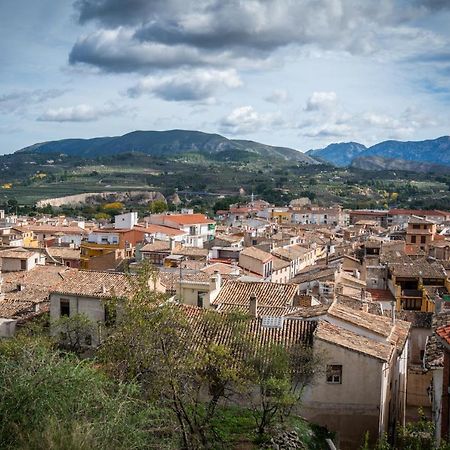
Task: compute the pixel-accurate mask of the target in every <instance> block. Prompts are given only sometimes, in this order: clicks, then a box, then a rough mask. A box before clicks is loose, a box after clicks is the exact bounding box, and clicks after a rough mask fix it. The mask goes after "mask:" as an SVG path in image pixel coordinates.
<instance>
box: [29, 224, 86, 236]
mask: <svg viewBox="0 0 450 450" xmlns="http://www.w3.org/2000/svg"><path fill="white" fill-rule="evenodd" d="M22 228H23V229H24V230H28V231H33V232H34V233H48V234H55V233H64V234H87V232H86V230H84V229H83V228H80V227H64V226H52V225H29V226H25V227H22Z"/></svg>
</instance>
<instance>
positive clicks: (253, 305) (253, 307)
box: [249, 294, 258, 317]
mask: <svg viewBox="0 0 450 450" xmlns="http://www.w3.org/2000/svg"><path fill="white" fill-rule="evenodd" d="M249 309H250V311H249V312H250V315H251V316H252V317H258V299H257V298H256V295H255V294H251V295H250V308H249Z"/></svg>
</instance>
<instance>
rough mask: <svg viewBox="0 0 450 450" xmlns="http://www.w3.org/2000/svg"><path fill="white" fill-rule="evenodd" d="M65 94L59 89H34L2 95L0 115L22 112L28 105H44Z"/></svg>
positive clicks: (0, 97)
mask: <svg viewBox="0 0 450 450" xmlns="http://www.w3.org/2000/svg"><path fill="white" fill-rule="evenodd" d="M65 92H66V91H64V90H61V89H48V90H44V89H34V90H21V91H13V92H10V93H8V94H3V95H0V113H14V112H17V111H23V110H25V109H26V108H27V107H28V106H30V105H37V104H40V103H45V102H46V101H48V100H51V99H54V98H57V97H60V96H61V95H63V94H64V93H65Z"/></svg>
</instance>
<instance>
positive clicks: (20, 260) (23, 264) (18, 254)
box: [0, 247, 45, 272]
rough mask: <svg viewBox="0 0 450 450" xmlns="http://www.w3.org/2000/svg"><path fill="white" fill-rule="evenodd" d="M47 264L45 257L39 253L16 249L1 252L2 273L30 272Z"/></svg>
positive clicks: (0, 264) (0, 265)
mask: <svg viewBox="0 0 450 450" xmlns="http://www.w3.org/2000/svg"><path fill="white" fill-rule="evenodd" d="M44 264H45V256H43V255H42V254H40V253H39V252H34V251H30V250H25V249H24V248H21V247H19V248H14V249H9V250H2V251H0V267H1V271H2V272H17V271H21V270H24V271H29V270H32V269H33V268H34V267H36V266H38V265H44Z"/></svg>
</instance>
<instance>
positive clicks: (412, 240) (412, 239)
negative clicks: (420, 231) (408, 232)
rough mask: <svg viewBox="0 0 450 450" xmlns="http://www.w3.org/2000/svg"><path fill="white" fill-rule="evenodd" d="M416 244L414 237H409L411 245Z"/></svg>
mask: <svg viewBox="0 0 450 450" xmlns="http://www.w3.org/2000/svg"><path fill="white" fill-rule="evenodd" d="M415 243H416V236H411V244H415Z"/></svg>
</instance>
